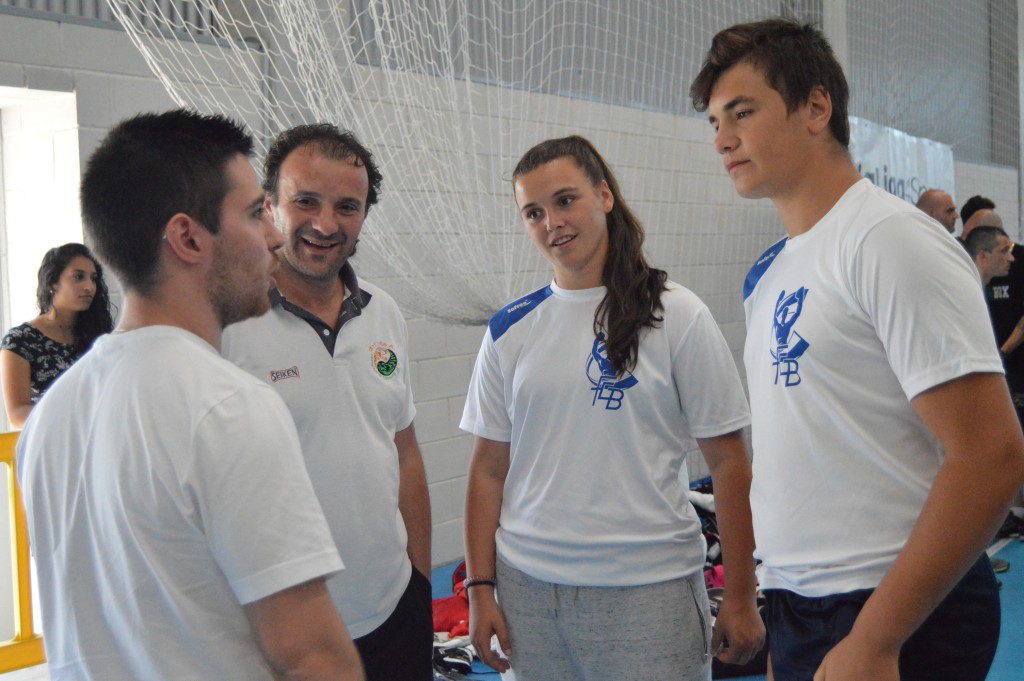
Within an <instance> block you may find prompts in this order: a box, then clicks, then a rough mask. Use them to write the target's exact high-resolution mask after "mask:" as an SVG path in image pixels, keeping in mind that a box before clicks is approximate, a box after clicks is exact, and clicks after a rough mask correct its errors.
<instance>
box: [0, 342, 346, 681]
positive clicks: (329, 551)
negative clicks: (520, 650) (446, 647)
mask: <svg viewBox="0 0 1024 681" xmlns="http://www.w3.org/2000/svg"><path fill="white" fill-rule="evenodd" d="M17 462H18V473H19V479H20V482H21V487H22V491H23V494H24V499H25V507H26V511H27V515H28V527H29V534H30V537H31V543H32V548H33V552H34V553H35V556H36V562H37V566H38V573H39V594H40V601H41V605H42V614H43V623H44V641H45V645H46V656H47V660H48V662H49V668H50V675H51V677H52V678H53V679H55V680H58V679H74V680H75V681H79V680H82V679H97V680H99V679H104V680H106V679H139V680H141V681H153V680H154V679H197V680H198V679H238V680H239V681H243V680H244V681H252V680H253V679H271V678H272V674H271V672H270V669H269V668H268V666H267V665H266V663H265V661H264V658H263V656H262V654H261V652H260V650H259V649H258V648H257V644H256V641H255V639H254V637H253V633H252V629H251V627H250V625H249V621H248V619H247V618H246V616H245V613H244V611H243V608H242V604H247V603H251V602H253V601H256V600H259V599H261V598H264V597H266V596H269V595H271V594H274V593H277V592H279V591H282V590H284V589H287V588H289V587H292V586H295V585H298V584H300V583H302V582H305V581H308V580H310V579H314V578H316V577H321V576H326V575H329V574H332V573H334V572H336V571H338V570H340V569H341V568H342V563H341V560H340V559H339V557H338V553H337V551H336V550H335V548H334V543H333V542H332V541H331V536H330V532H329V530H328V528H327V524H326V522H325V521H324V518H323V512H322V511H321V509H320V505H319V504H318V503H317V500H316V497H315V496H314V494H313V490H312V485H311V484H310V481H309V476H308V475H307V473H306V469H305V467H304V466H303V463H302V456H301V453H300V451H299V441H298V436H297V435H296V433H295V426H294V424H293V423H292V420H291V417H290V416H289V414H288V410H287V409H286V408H285V406H284V404H283V403H282V402H281V400H280V398H278V397H277V396H276V395H274V393H273V391H272V390H270V389H269V388H267V386H266V385H264V384H262V383H260V382H259V381H256V380H255V379H253V378H252V377H251V376H249V375H248V374H246V373H245V372H243V371H241V370H240V369H238V368H237V367H235V366H232V365H231V364H230V363H229V362H226V361H225V360H223V359H222V358H221V357H220V356H219V355H218V354H217V352H216V351H215V350H214V348H213V347H211V346H210V345H209V344H208V343H206V342H205V341H203V340H201V339H200V338H199V337H197V336H195V335H192V334H190V333H188V332H186V331H184V330H182V329H178V328H172V327H166V326H153V327H146V328H143V329H139V330H135V331H130V332H127V333H117V334H113V335H109V336H104V337H102V338H100V339H99V340H98V341H97V342H96V344H95V346H94V347H93V349H92V350H90V351H89V352H88V353H87V354H86V355H85V356H84V357H83V358H82V360H81V361H79V362H78V363H77V364H75V365H74V366H73V367H71V369H69V370H68V372H67V373H66V374H65V375H64V376H62V377H61V380H60V381H58V382H57V383H55V384H54V386H53V388H52V389H51V390H50V391H49V392H48V393H47V395H46V396H45V398H44V399H43V400H41V401H40V402H39V404H38V405H37V406H36V407H35V408H34V409H33V410H32V413H31V415H30V416H29V419H28V422H27V423H26V425H25V430H24V432H23V433H22V435H21V438H20V440H19V442H18V447H17Z"/></svg>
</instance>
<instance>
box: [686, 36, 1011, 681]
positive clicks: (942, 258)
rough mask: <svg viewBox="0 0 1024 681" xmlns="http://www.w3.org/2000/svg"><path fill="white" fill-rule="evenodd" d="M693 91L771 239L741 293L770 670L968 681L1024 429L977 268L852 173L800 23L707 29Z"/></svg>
mask: <svg viewBox="0 0 1024 681" xmlns="http://www.w3.org/2000/svg"><path fill="white" fill-rule="evenodd" d="M691 96H692V98H693V102H694V105H695V106H696V107H697V109H698V110H702V111H703V110H707V111H708V114H709V119H710V121H711V124H712V126H713V127H714V128H715V131H716V135H715V148H716V150H717V151H718V152H719V153H720V154H721V156H722V160H723V163H724V165H725V169H726V171H727V172H728V174H729V176H730V178H731V179H732V180H733V183H734V184H735V185H736V189H737V191H738V192H739V193H740V195H741V196H743V197H745V198H769V199H771V200H772V202H773V203H774V204H775V206H776V208H777V209H778V211H779V214H780V217H781V219H782V222H783V224H784V225H785V227H786V232H787V238H785V239H783V240H781V241H780V242H778V243H777V244H775V245H774V246H772V247H771V248H770V249H769V250H768V251H767V252H766V253H765V254H764V255H763V256H762V257H761V258H759V259H758V261H757V262H756V264H755V265H754V267H753V269H752V270H751V272H750V274H749V275H748V277H747V280H746V282H745V285H744V304H745V307H746V313H747V341H746V350H745V354H744V359H745V363H746V367H747V380H748V383H749V388H750V399H751V411H752V432H753V457H754V482H753V486H752V488H751V509H752V512H753V518H754V532H755V539H756V543H757V551H756V554H755V555H756V556H757V557H758V558H759V559H760V560H761V561H762V566H761V569H760V572H759V576H760V579H761V585H762V588H763V589H764V590H765V593H766V596H767V598H768V611H767V624H768V632H769V633H768V638H769V641H770V646H771V660H772V667H773V671H774V674H775V679H776V681H783V680H791V679H806V680H807V681H810V680H811V679H812V678H813V679H814V681H825V680H827V681H840V680H846V679H850V680H853V679H856V680H858V681H860V680H863V679H872V681H896V679H902V680H903V681H908V680H922V681H923V680H924V679H936V678H956V679H958V680H960V681H964V680H972V679H977V680H981V679H984V677H985V675H986V673H987V670H988V667H989V665H990V664H991V660H992V657H993V655H994V653H995V646H996V642H997V640H998V632H999V599H998V592H997V591H996V589H997V587H996V583H995V579H994V576H993V574H992V570H991V566H990V565H989V563H988V560H987V558H985V557H984V555H983V551H984V549H985V546H986V544H987V542H988V540H989V539H990V538H991V537H992V536H993V535H994V534H995V531H996V530H997V529H998V527H999V524H1000V522H1001V521H1002V519H1003V518H1005V517H1006V510H1007V507H1008V505H1009V503H1010V500H1011V499H1012V497H1013V495H1014V494H1015V492H1016V491H1017V489H1018V488H1019V486H1020V484H1021V481H1022V478H1024V441H1022V437H1021V431H1020V428H1019V426H1018V424H1017V421H1016V419H1015V418H1014V412H1013V406H1012V404H1011V402H1010V399H1009V394H1008V392H1007V389H1006V382H1005V380H1004V379H1003V376H1002V375H1001V372H1002V366H1001V363H1000V361H999V356H998V353H997V351H996V347H995V343H994V340H993V337H992V331H991V327H990V325H989V324H988V319H987V314H986V311H985V303H984V300H983V298H982V295H981V290H980V288H979V287H978V286H977V274H976V273H975V272H974V271H973V267H974V266H973V263H971V261H970V258H969V257H968V256H967V254H966V253H965V252H964V250H963V248H962V247H961V246H960V245H958V244H957V243H956V241H954V239H953V237H952V236H950V235H949V233H948V232H947V231H946V230H944V229H943V228H942V227H941V226H940V225H938V224H936V223H935V222H933V221H932V220H930V219H928V218H927V217H926V216H924V215H923V214H922V213H921V212H920V211H918V210H917V209H916V208H914V207H913V206H911V205H910V204H908V203H906V202H903V201H901V200H899V199H897V198H895V197H893V196H891V195H889V194H886V193H885V192H883V191H882V190H880V189H878V188H876V187H874V186H873V185H871V184H870V183H869V182H868V181H867V180H865V179H864V178H862V177H861V176H860V175H859V174H858V173H857V170H856V168H855V166H854V165H853V162H852V161H851V159H850V155H849V152H848V149H847V147H848V144H849V125H848V120H847V113H846V111H847V110H846V105H847V98H848V88H847V84H846V80H845V77H844V76H843V73H842V69H841V67H840V66H839V64H838V62H837V61H836V59H835V57H834V55H833V54H832V51H831V48H830V47H829V45H828V43H827V41H826V40H825V39H824V37H823V36H822V35H821V33H820V32H818V31H817V30H816V29H814V28H813V27H810V26H801V25H799V24H796V23H792V22H789V21H785V20H768V21H762V22H757V23H752V24H745V25H738V26H733V27H732V28H729V29H726V30H724V31H722V32H720V33H719V34H718V35H716V36H715V38H714V40H713V42H712V47H711V49H710V51H709V53H708V56H707V59H706V60H705V63H704V66H703V67H702V69H701V72H700V73H699V75H698V76H697V78H696V79H695V81H694V83H693V85H692V87H691ZM979 556H981V557H980V558H979Z"/></svg>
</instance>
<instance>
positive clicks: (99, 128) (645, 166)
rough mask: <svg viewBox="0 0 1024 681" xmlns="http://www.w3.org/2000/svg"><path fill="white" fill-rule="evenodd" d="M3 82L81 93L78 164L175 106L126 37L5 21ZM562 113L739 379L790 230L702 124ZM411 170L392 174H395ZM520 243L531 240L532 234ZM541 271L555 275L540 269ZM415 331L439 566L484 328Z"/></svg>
mask: <svg viewBox="0 0 1024 681" xmlns="http://www.w3.org/2000/svg"><path fill="white" fill-rule="evenodd" d="M0 86H9V87H15V88H41V89H46V90H50V91H57V92H62V93H66V94H68V95H69V96H70V94H71V93H73V94H74V104H73V108H74V112H73V113H74V115H75V118H76V121H77V122H76V125H77V127H76V128H75V130H76V134H77V147H78V154H79V162H80V165H84V162H85V159H86V158H87V157H88V155H89V154H90V153H91V152H92V150H93V149H94V148H95V146H96V144H97V143H98V142H99V140H100V139H101V138H102V136H103V135H104V134H105V132H106V131H107V130H108V129H109V128H110V127H111V126H112V125H113V124H115V123H116V122H117V121H118V120H120V119H121V118H123V117H125V116H128V115H131V114H134V113H137V112H140V111H147V110H163V109H166V108H169V107H171V106H173V105H174V103H173V101H172V100H171V98H170V97H169V96H168V95H167V94H166V92H165V91H164V90H163V88H162V86H161V85H160V83H159V81H158V80H157V79H156V78H155V77H154V76H153V75H152V74H151V73H150V72H149V70H148V67H147V66H146V64H145V62H144V61H143V59H142V58H141V56H140V55H139V54H138V53H137V51H136V50H135V48H134V47H133V46H132V45H131V43H130V41H129V40H128V38H127V36H126V35H125V34H124V33H122V32H120V31H116V30H108V29H101V28H97V27H95V26H86V25H78V24H74V23H62V22H56V21H51V20H42V19H33V18H28V17H22V16H11V15H3V14H0ZM471 96H473V97H486V96H487V89H486V88H483V87H480V88H472V92H471ZM517 96H521V97H524V98H525V103H524V106H526V107H532V106H535V105H537V104H538V102H537V101H536V99H535V97H539V96H533V95H527V94H526V93H519V94H518V95H517ZM562 105H563V106H564V107H567V108H568V109H571V110H572V114H573V115H572V118H571V119H569V120H575V121H581V122H584V123H583V125H582V126H577V127H572V128H568V127H566V126H551V125H550V124H549V123H547V122H545V121H544V120H541V117H540V115H539V114H538V115H536V116H524V118H523V120H522V121H521V124H522V125H524V126H527V135H529V136H532V139H533V140H534V141H537V140H540V139H543V138H545V137H551V136H555V135H562V134H568V133H571V132H578V131H581V132H583V134H586V135H588V136H590V137H591V138H592V139H593V140H594V141H595V143H596V144H597V145H598V147H599V148H600V149H601V150H602V152H603V153H604V154H605V155H606V156H607V157H608V159H609V160H610V161H611V162H612V164H613V166H614V168H615V170H616V172H617V173H618V174H619V179H620V182H621V184H622V186H623V188H624V191H625V192H626V195H627V196H628V197H629V198H630V201H631V204H632V206H633V208H634V209H635V210H636V212H637V213H638V214H639V215H640V216H641V218H642V219H643V220H644V222H645V224H646V225H647V226H648V232H649V235H648V253H649V256H650V258H651V260H652V262H653V263H654V264H655V265H656V266H660V267H664V268H666V269H668V270H669V274H670V276H671V277H672V278H673V279H674V280H676V281H679V282H680V283H682V284H684V285H686V286H688V287H690V288H692V289H693V290H694V291H695V292H696V293H697V294H698V295H700V296H701V297H702V298H703V299H704V300H705V302H707V304H708V305H709V307H710V308H711V310H712V312H713V313H714V315H715V318H716V319H717V321H718V323H719V324H720V325H721V327H722V329H723V332H724V334H725V336H726V339H727V340H728V342H729V346H730V348H731V349H732V350H733V353H734V357H735V359H736V361H737V364H738V365H739V366H740V369H741V373H742V363H741V357H740V353H741V351H742V345H743V338H744V335H745V331H744V322H743V313H742V307H741V302H740V296H739V291H740V286H741V282H742V278H743V276H744V275H745V273H746V269H747V267H748V266H749V263H751V262H752V261H753V260H754V259H755V258H756V257H757V256H758V255H759V254H760V253H761V252H762V251H763V250H764V249H765V248H766V247H767V246H768V245H769V244H770V243H772V242H773V241H775V240H776V239H778V238H780V237H781V236H782V234H783V231H782V228H781V225H780V224H779V223H778V219H777V217H776V215H775V212H774V209H773V207H772V206H771V204H770V203H769V202H767V201H754V202H750V201H743V200H741V199H739V198H738V197H737V196H736V193H735V191H734V189H733V187H732V184H731V182H730V181H729V180H728V178H727V177H726V176H725V174H724V172H723V171H722V169H721V166H720V163H719V160H718V158H717V156H716V155H715V153H714V151H713V149H712V148H711V135H710V131H709V128H708V125H707V123H706V122H705V121H703V120H699V119H695V118H686V117H679V116H670V115H667V114H661V113H657V112H651V111H639V110H631V109H625V108H621V107H619V108H615V107H608V106H602V105H598V104H594V103H591V102H582V101H567V102H564V103H563V104H562ZM536 108H537V110H538V111H541V110H543V107H540V106H537V107H536ZM476 110H477V111H488V110H500V107H495V108H491V107H486V106H480V107H477V108H476ZM4 115H5V116H6V115H7V112H6V109H5V110H4ZM473 125H477V126H482V129H483V133H482V134H480V135H479V137H480V138H481V139H485V140H486V139H490V137H489V135H491V134H492V133H495V134H496V135H498V136H499V137H500V138H501V139H507V138H508V134H507V132H508V131H507V130H505V129H504V128H501V127H500V126H498V124H497V123H496V122H495V121H483V120H480V119H475V120H474V121H473ZM517 135H518V133H517ZM416 170H418V169H416V168H411V169H402V168H388V169H386V171H387V172H388V173H389V174H390V175H391V176H392V177H395V176H398V175H399V174H405V173H407V172H415V171H416ZM508 170H509V169H508V168H499V171H500V172H497V173H495V174H494V178H495V179H494V181H493V184H492V185H490V189H489V191H492V192H493V193H495V194H499V195H501V196H502V200H507V201H510V200H511V199H510V196H509V195H508V191H509V188H508V184H507V173H508ZM956 180H957V196H956V200H957V202H958V205H960V204H962V203H963V201H964V200H966V198H967V197H968V196H970V195H971V194H973V193H982V194H986V195H989V196H991V197H992V198H993V199H994V200H995V201H996V203H997V204H998V205H999V208H1000V212H1001V213H1002V214H1003V217H1004V220H1005V221H1006V222H1007V224H1008V225H1016V224H1017V223H1018V215H1019V211H1018V205H1017V204H1018V199H1017V186H1018V184H1017V173H1016V171H1013V170H1008V169H1006V168H1000V167H995V166H983V165H977V164H965V163H957V164H956ZM386 207H387V203H386V199H385V203H383V204H382V206H381V212H379V213H378V212H377V211H376V210H375V213H377V215H378V216H379V215H387V212H386V211H387V208H386ZM371 217H372V216H371ZM513 228H514V226H513ZM522 239H523V241H524V242H525V241H526V240H527V238H526V236H525V234H523V235H522ZM527 247H529V246H527ZM361 257H365V256H361ZM541 276H542V278H543V277H546V276H549V275H546V274H544V273H543V272H542V273H541ZM385 278H386V277H385ZM378 283H384V284H385V285H386V282H384V281H378ZM529 290H531V289H529V288H524V289H523V290H522V291H517V292H516V293H519V294H521V293H525V292H527V291H529ZM510 298H511V296H510ZM408 324H409V333H410V340H411V345H412V357H411V367H410V368H411V371H412V372H413V380H414V389H415V394H416V401H417V410H418V413H417V418H416V429H417V435H418V438H419V441H420V444H421V448H422V450H423V454H424V458H425V461H426V467H427V476H428V482H429V486H430V496H431V502H432V505H433V519H434V554H433V555H434V562H435V563H436V564H440V563H444V562H448V561H451V560H455V559H457V558H460V557H461V556H462V555H463V545H462V518H463V504H464V500H465V487H466V471H467V467H468V461H469V456H470V450H471V447H472V440H471V438H470V437H469V436H467V435H465V434H464V433H462V432H461V431H460V430H459V429H458V422H459V419H460V416H461V413H462V407H463V403H464V400H465V393H466V387H467V385H468V382H469V377H470V373H471V371H472V366H473V362H474V360H475V356H476V353H477V350H478V348H479V343H480V340H481V338H482V337H483V330H484V327H482V326H459V325H452V324H442V323H439V322H436V321H430V320H428V319H425V318H423V317H421V316H417V315H414V314H410V315H409V316H408ZM691 459H692V460H691V470H690V472H691V475H693V476H697V475H703V474H704V473H705V472H706V469H705V468H704V467H703V465H702V463H701V462H700V460H699V456H696V457H691ZM2 636H3V632H0V638H2Z"/></svg>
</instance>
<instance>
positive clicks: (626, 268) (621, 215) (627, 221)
mask: <svg viewBox="0 0 1024 681" xmlns="http://www.w3.org/2000/svg"><path fill="white" fill-rule="evenodd" d="M559 158H571V159H572V160H573V162H574V163H575V164H576V165H577V166H579V168H580V169H581V170H582V171H583V172H584V173H585V174H586V176H587V178H588V179H589V180H590V181H591V182H592V183H593V185H594V186H595V187H596V186H598V185H600V184H601V182H602V181H604V182H607V183H608V189H610V190H611V193H612V197H614V199H615V203H614V205H613V206H612V210H611V212H610V213H608V215H607V218H606V220H607V224H608V256H607V258H606V259H605V263H604V272H603V273H602V275H601V280H602V283H603V284H604V285H605V287H607V289H608V292H607V293H605V296H604V298H603V299H602V300H601V304H600V305H598V306H597V311H596V312H595V313H594V334H595V335H597V334H599V333H601V332H602V331H606V333H605V336H606V338H605V342H606V343H607V349H608V360H609V361H610V362H611V364H612V366H613V367H614V368H615V371H616V373H617V374H619V375H620V376H621V375H622V374H623V373H625V372H626V371H632V370H633V369H634V368H635V367H636V362H637V353H638V352H639V350H640V332H641V331H643V329H644V328H645V327H649V326H650V327H654V326H657V325H658V324H660V323H661V321H662V320H663V319H664V318H663V317H660V316H658V312H660V311H661V310H663V309H664V308H663V306H662V304H661V294H662V292H663V291H665V290H666V284H665V282H666V281H668V273H666V272H665V271H664V270H659V269H656V268H654V267H651V266H650V265H649V264H648V263H647V259H646V258H645V257H644V250H643V245H644V227H643V224H641V222H640V219H639V218H637V217H636V215H634V214H633V211H631V210H630V209H629V206H628V205H627V204H626V200H625V199H624V198H623V197H622V192H621V191H620V190H619V183H618V180H616V179H615V175H613V174H612V171H611V169H610V168H609V167H608V163H607V162H606V161H605V160H604V158H602V157H601V154H600V153H598V151H597V149H596V148H595V147H594V145H593V144H591V143H590V141H589V140H587V139H585V138H583V137H580V136H579V135H572V136H570V137H562V138H559V139H550V140H546V141H544V142H541V143H540V144H537V145H536V146H534V147H533V148H531V149H530V150H529V151H527V152H526V153H525V154H523V157H522V158H521V159H519V163H517V164H516V168H515V170H514V171H512V181H513V183H514V182H515V180H516V178H518V177H522V176H523V175H525V174H526V173H528V172H530V171H531V170H534V169H536V168H537V167H539V166H542V165H544V164H545V163H550V162H551V161H554V160H556V159H559Z"/></svg>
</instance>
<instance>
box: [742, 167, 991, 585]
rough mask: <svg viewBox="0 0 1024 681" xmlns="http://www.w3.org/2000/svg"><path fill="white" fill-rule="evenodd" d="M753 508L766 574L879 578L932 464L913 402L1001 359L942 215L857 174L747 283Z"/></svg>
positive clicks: (774, 581) (820, 581) (815, 581)
mask: <svg viewBox="0 0 1024 681" xmlns="http://www.w3.org/2000/svg"><path fill="white" fill-rule="evenodd" d="M744 297H745V303H744V304H745V307H746V313H747V341H746V350H745V355H744V357H745V362H746V367H747V384H748V387H749V389H750V400H751V411H752V414H753V428H752V429H753V449H754V451H753V457H754V461H753V468H754V483H753V487H752V490H751V509H752V512H753V519H754V533H755V539H756V542H757V550H756V553H755V555H756V556H757V557H758V558H760V559H761V560H762V561H763V562H764V564H763V566H762V569H761V571H760V572H759V577H760V579H761V586H762V587H765V588H783V589H789V590H791V591H794V592H796V593H799V594H802V595H804V596H808V597H819V596H826V595H830V594H836V593H843V592H846V591H850V590H853V589H864V588H873V587H875V586H877V585H878V582H879V581H880V580H881V578H882V576H883V575H884V574H885V572H886V571H887V570H888V568H889V566H890V565H892V562H893V560H895V557H896V555H897V554H898V553H899V551H900V550H901V549H902V548H903V544H904V543H905V542H906V539H907V537H908V536H909V534H910V531H911V528H912V527H913V525H914V523H915V522H916V520H917V517H918V515H919V514H920V512H921V508H922V507H923V505H924V501H925V498H926V497H927V495H928V493H929V490H930V489H931V484H932V481H933V479H934V478H935V475H936V473H937V471H938V469H939V466H940V465H941V463H942V458H943V456H942V448H941V446H940V444H939V443H938V441H937V440H936V439H935V437H934V436H933V435H932V434H931V433H930V432H929V431H928V429H927V428H926V427H925V426H924V424H923V423H922V422H921V419H920V418H918V416H917V414H916V412H915V411H914V409H913V407H912V406H911V403H910V400H912V399H913V398H914V397H915V396H916V395H918V394H920V393H921V392H923V391H925V390H927V389H929V388H932V387H934V386H937V385H939V384H941V383H944V382H946V381H949V380H952V379H954V378H957V377H960V376H964V375H966V374H969V373H973V372H993V373H998V372H1002V364H1001V362H1000V360H999V356H998V353H997V351H996V347H995V342H994V339H993V336H992V325H991V323H990V322H989V319H988V313H987V312H986V308H985V301H984V299H983V297H982V293H981V287H980V285H979V278H978V273H977V270H976V268H975V266H974V263H972V262H971V259H970V257H969V256H968V255H967V253H966V251H965V250H964V248H963V247H962V246H960V245H959V244H958V243H957V242H956V241H955V240H954V239H953V237H951V236H950V235H949V233H947V232H946V231H945V230H944V229H942V227H941V226H940V225H938V224H937V223H935V222H934V221H933V220H930V219H929V218H927V217H926V216H925V215H924V214H923V213H921V212H920V211H918V210H917V209H916V208H914V207H913V206H912V205H910V204H908V203H906V202H905V201H902V200H900V199H898V198H896V197H894V196H892V195H890V194H888V193H886V192H885V191H883V190H881V189H879V188H877V187H875V186H874V185H872V184H871V183H870V182H869V181H868V180H861V181H860V182H858V183H856V184H854V185H853V186H852V187H851V188H850V189H849V190H848V191H847V192H846V194H844V195H843V197H842V198H841V199H840V200H839V201H838V202H837V203H836V205H835V206H833V207H832V209H831V210H830V211H829V212H828V213H827V214H826V215H825V216H824V217H823V218H822V219H821V221H819V222H818V223H817V224H816V225H815V226H814V227H813V229H811V230H810V231H809V232H806V233H804V234H802V235H800V236H798V237H796V238H793V239H789V240H788V241H787V240H783V241H780V242H779V243H778V244H776V245H775V246H773V247H772V248H771V249H769V251H768V252H767V253H765V255H764V256H762V257H761V259H760V260H759V261H758V262H757V264H756V265H755V266H754V268H753V270H751V273H750V274H749V275H748V277H747V282H746V284H745V286H744Z"/></svg>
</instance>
